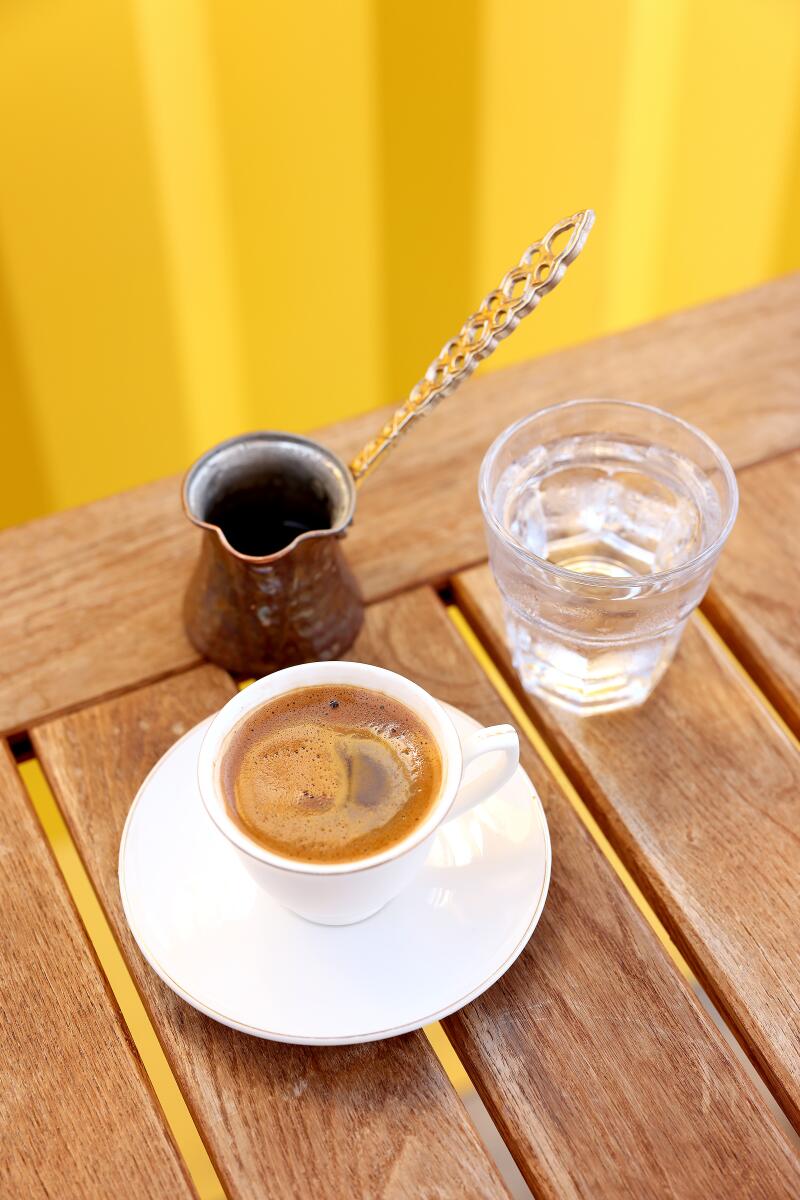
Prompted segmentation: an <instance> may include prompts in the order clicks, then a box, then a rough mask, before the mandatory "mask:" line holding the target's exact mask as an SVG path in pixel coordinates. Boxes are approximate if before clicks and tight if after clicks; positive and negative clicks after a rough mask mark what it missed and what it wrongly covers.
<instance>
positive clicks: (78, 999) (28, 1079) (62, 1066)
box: [0, 744, 194, 1200]
mask: <svg viewBox="0 0 800 1200" xmlns="http://www.w3.org/2000/svg"><path fill="white" fill-rule="evenodd" d="M0 855H1V856H2V861H3V866H2V870H0V911H1V912H2V921H0V1012H1V1013H2V1030H3V1032H2V1043H1V1045H2V1052H1V1053H0V1194H2V1195H3V1196H7V1197H9V1198H10V1197H25V1200H35V1198H36V1197H54V1196H57V1197H59V1200H70V1198H74V1200H92V1198H95V1197H97V1198H100V1197H105V1196H134V1195H135V1196H137V1197H138V1196H141V1197H153V1200H163V1197H165V1196H170V1197H176V1198H178V1197H190V1196H192V1195H194V1193H193V1191H192V1189H191V1188H190V1186H189V1184H188V1182H187V1180H186V1177H185V1175H184V1170H183V1166H182V1164H181V1162H180V1160H179V1158H178V1155H177V1153H176V1152H175V1150H174V1148H173V1146H172V1143H171V1141H170V1140H169V1137H168V1135H167V1133H166V1130H165V1127H164V1123H163V1119H162V1116H161V1112H160V1110H159V1109H158V1107H157V1105H156V1102H155V1099H154V1097H153V1095H152V1092H151V1091H150V1088H149V1085H148V1084H147V1082H146V1081H145V1078H144V1074H143V1071H142V1067H141V1064H140V1062H139V1060H138V1058H136V1057H135V1055H134V1052H133V1051H132V1050H131V1047H130V1045H129V1043H128V1038H127V1035H126V1033H125V1030H124V1026H123V1024H122V1019H121V1017H120V1015H119V1012H118V1010H117V1008H116V1005H115V1004H114V1001H113V999H112V997H111V996H110V994H109V993H108V990H107V988H106V985H105V982H104V980H103V977H102V974H101V972H100V968H99V967H98V965H97V963H96V961H95V959H94V957H93V955H92V953H91V951H90V949H89V945H88V942H87V939H86V936H85V934H84V931H83V929H82V928H81V926H80V924H79V921H78V918H77V916H76V914H75V911H74V909H73V907H72V903H71V901H70V899H69V897H68V895H67V892H66V889H65V887H64V883H63V881H62V879H61V877H60V875H59V873H58V870H57V868H56V866H55V863H54V861H53V859H52V856H51V854H50V851H49V850H48V848H47V846H46V844H45V841H44V837H43V835H42V831H41V829H40V828H39V825H38V823H37V821H36V818H35V817H34V815H33V813H32V811H31V808H30V805H29V803H28V800H27V798H26V796H25V792H24V789H23V786H22V783H21V781H20V778H19V775H18V774H17V770H16V767H15V766H14V762H13V760H12V758H11V755H10V753H9V750H8V747H7V746H6V745H5V744H2V745H0Z"/></svg>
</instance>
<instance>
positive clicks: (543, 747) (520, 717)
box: [440, 591, 800, 1146]
mask: <svg viewBox="0 0 800 1200" xmlns="http://www.w3.org/2000/svg"><path fill="white" fill-rule="evenodd" d="M440 599H441V600H442V603H443V604H444V605H445V607H446V609H447V613H448V616H449V617H450V619H451V621H452V622H453V624H454V626H455V628H456V629H457V631H458V633H459V634H460V636H461V638H462V639H463V641H464V643H465V645H466V646H467V648H468V649H469V651H470V652H471V653H472V655H473V656H474V658H475V659H476V660H477V662H478V663H479V665H480V667H481V669H482V670H483V672H484V674H485V675H486V676H487V678H488V679H489V681H490V683H491V684H492V686H493V687H494V689H495V691H496V692H497V693H498V695H499V696H500V698H501V700H502V701H503V703H504V704H505V706H506V708H507V709H508V710H509V712H510V713H511V715H512V716H513V718H514V720H515V722H516V723H517V725H518V726H519V728H520V731H521V732H522V733H523V734H524V735H525V737H526V738H527V739H528V741H529V742H530V743H531V744H532V745H533V747H534V749H535V750H536V752H537V754H538V755H539V757H540V758H541V760H542V762H543V763H544V764H545V766H546V767H547V769H548V770H549V772H550V774H551V775H552V776H553V777H554V779H555V780H556V782H557V783H558V785H559V787H560V789H561V791H562V792H563V793H564V795H565V796H566V797H567V799H568V800H569V802H570V804H571V805H572V807H573V809H574V810H575V812H576V813H577V815H578V817H579V818H580V820H581V822H582V823H583V825H584V826H585V828H586V830H587V832H588V833H589V835H590V836H591V838H592V839H593V841H594V842H595V844H596V845H597V847H598V849H599V850H600V852H601V853H602V854H603V856H604V857H605V858H606V859H607V860H608V862H609V863H610V865H611V867H612V868H613V870H614V871H615V873H616V874H617V876H618V878H619V880H620V882H621V883H622V885H623V886H624V888H625V890H626V891H627V892H628V894H629V895H630V897H631V899H632V900H633V902H634V904H635V905H636V907H637V908H638V909H639V911H640V912H641V914H642V916H643V917H644V919H645V920H646V921H647V923H648V925H649V926H650V927H651V929H652V930H653V932H654V933H655V934H656V936H657V938H658V939H659V941H660V942H661V944H662V946H663V947H664V949H665V951H666V952H667V954H668V956H669V958H670V959H671V960H672V962H673V964H674V966H675V967H676V968H677V970H678V971H680V973H681V974H682V975H683V977H684V978H685V979H686V981H687V983H688V984H689V986H690V987H691V989H692V991H693V993H694V995H695V997H696V999H697V1001H698V1002H699V1004H700V1005H701V1006H702V1008H703V1009H704V1011H705V1013H706V1014H707V1016H708V1017H709V1018H710V1019H711V1021H712V1022H713V1023H714V1025H715V1026H716V1027H717V1029H718V1030H719V1032H720V1033H721V1034H722V1036H723V1038H724V1039H725V1041H726V1042H727V1044H728V1045H729V1046H730V1048H731V1050H732V1051H733V1054H734V1055H735V1057H736V1059H737V1060H738V1061H739V1063H740V1064H741V1065H742V1067H743V1068H744V1070H745V1071H746V1072H747V1074H748V1076H749V1077H750V1079H751V1080H752V1081H753V1083H754V1084H755V1086H756V1088H757V1089H758V1092H759V1095H760V1096H761V1097H762V1099H763V1101H764V1103H765V1105H766V1107H767V1108H768V1110H769V1112H770V1113H771V1114H772V1116H773V1118H774V1120H775V1122H776V1124H777V1125H778V1126H779V1128H780V1129H781V1130H782V1131H783V1133H784V1134H785V1136H786V1138H787V1139H788V1140H789V1141H790V1142H791V1143H792V1144H793V1145H795V1146H798V1145H800V1135H798V1133H797V1131H796V1130H795V1128H794V1126H793V1125H792V1123H791V1122H790V1120H789V1118H788V1117H787V1115H786V1113H785V1112H784V1110H783V1108H782V1107H781V1106H780V1104H779V1103H778V1101H777V1100H776V1098H775V1096H774V1095H773V1093H772V1091H771V1090H770V1088H769V1087H768V1085H767V1083H766V1082H765V1080H764V1079H763V1077H762V1075H761V1073H760V1072H759V1071H758V1069H757V1067H756V1066H755V1064H754V1063H753V1061H752V1060H751V1058H750V1056H749V1055H748V1053H747V1051H746V1049H745V1048H744V1047H743V1046H742V1044H741V1042H740V1041H739V1038H738V1036H737V1034H736V1033H735V1031H734V1030H733V1029H732V1027H731V1026H730V1025H729V1024H728V1022H727V1021H726V1020H725V1018H724V1016H723V1015H722V1013H721V1012H720V1011H719V1009H718V1008H717V1007H716V1005H715V1004H714V1002H713V1001H712V1000H711V998H710V996H709V995H708V993H707V992H706V990H705V988H703V986H702V985H701V983H700V982H699V980H698V979H697V977H696V976H695V974H694V972H693V971H692V969H691V967H690V966H689V964H688V963H687V961H686V959H685V958H684V957H683V955H682V954H681V953H680V951H679V950H678V948H677V946H676V945H675V943H674V942H673V941H672V939H671V938H670V936H669V934H668V933H667V930H666V929H665V927H664V925H663V924H662V923H661V921H660V920H659V918H658V917H657V915H656V913H655V912H654V911H653V909H652V907H651V906H650V904H649V903H648V901H647V900H646V899H645V897H644V895H643V893H642V891H641V889H640V888H639V887H638V885H637V884H636V882H635V881H634V879H633V877H632V876H631V874H630V872H629V871H628V869H627V867H626V866H625V864H624V863H623V861H622V859H621V858H620V856H619V855H618V854H617V852H616V850H615V849H614V847H613V846H612V845H611V843H610V842H609V840H608V838H607V837H606V836H605V834H604V833H603V831H602V830H601V829H600V826H599V825H598V823H597V821H596V820H595V819H594V817H593V816H592V814H591V812H590V811H589V809H588V808H587V806H586V804H585V802H584V801H583V799H582V797H581V795H580V793H579V792H578V790H577V788H576V787H575V785H574V784H573V782H572V780H571V779H570V778H569V776H568V775H567V773H566V772H565V770H564V769H563V767H562V766H561V763H560V762H559V760H558V758H557V756H556V754H555V753H554V751H553V750H552V749H551V747H550V745H549V743H548V741H547V739H546V737H545V735H544V733H543V732H542V730H541V729H540V728H539V727H538V726H537V725H536V723H535V721H534V720H533V719H532V718H531V716H529V714H528V713H527V711H526V710H525V709H524V708H523V706H522V703H521V701H520V700H519V699H518V697H517V696H516V694H515V692H514V690H513V688H512V686H511V684H510V683H509V682H508V680H507V679H506V678H505V675H504V674H503V672H502V671H501V669H500V667H499V666H498V665H497V664H496V663H495V661H494V659H493V658H492V656H491V653H490V651H489V649H488V648H487V646H486V645H485V644H484V642H483V640H482V638H481V636H480V633H479V631H478V630H477V629H475V628H474V627H473V625H472V624H471V622H470V621H469V620H468V618H467V616H466V614H465V613H464V612H463V611H462V609H461V608H460V607H459V606H458V605H457V604H455V603H453V602H452V600H451V597H450V593H449V591H444V592H443V593H442V594H441V595H440ZM701 619H702V620H703V621H704V623H705V624H706V625H707V624H708V622H707V621H706V619H705V618H701ZM709 628H711V627H710V626H709ZM713 635H714V637H715V638H716V639H717V640H718V641H719V642H720V643H721V645H722V646H724V648H725V650H726V652H727V654H728V655H729V656H730V658H731V659H732V661H733V662H734V663H735V664H736V667H737V670H738V671H739V672H740V673H741V674H742V676H743V678H744V679H745V680H746V682H747V683H748V686H750V687H751V688H752V689H753V691H754V692H755V693H756V697H757V699H758V701H759V702H760V703H763V704H764V705H765V706H766V707H767V709H768V710H769V712H770V715H771V716H772V717H773V718H774V719H775V720H776V722H777V723H778V724H779V726H780V727H781V728H782V729H783V731H784V732H785V733H786V734H787V736H788V737H790V738H792V740H793V741H794V742H795V744H797V739H795V738H794V735H793V734H792V732H791V730H790V729H789V728H788V727H787V726H786V724H785V722H784V721H783V720H782V719H781V718H780V716H779V714H778V713H777V712H775V710H774V709H773V707H772V705H771V704H770V703H769V701H767V700H766V698H765V697H764V696H763V694H762V693H761V692H760V690H759V689H758V688H757V686H756V684H755V683H754V682H753V681H752V680H751V679H750V677H749V675H748V674H747V672H746V671H745V669H744V667H743V666H742V665H741V663H739V661H738V659H736V656H735V655H734V654H733V652H732V651H731V649H730V647H729V646H727V644H726V643H724V642H723V641H722V639H721V638H720V637H719V634H718V633H717V632H716V631H713Z"/></svg>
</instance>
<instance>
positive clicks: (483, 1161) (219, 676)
mask: <svg viewBox="0 0 800 1200" xmlns="http://www.w3.org/2000/svg"><path fill="white" fill-rule="evenodd" d="M232 692H233V686H232V684H231V682H230V679H229V678H228V677H227V675H225V674H224V673H223V672H221V671H218V670H217V669H216V668H214V667H202V668H199V669H198V670H196V671H191V672H189V673H187V674H183V675H179V676H175V677H174V678H172V679H170V680H165V681H163V682H161V683H157V684H154V685H152V686H150V687H147V688H144V689H142V690H140V691H137V692H131V693H129V694H128V695H126V696H123V697H120V698H118V699H115V700H111V701H107V702H105V703H104V704H101V705H98V706H96V707H93V708H87V709H83V710H82V711H80V712H77V713H74V714H72V715H71V716H67V717H64V718H62V719H60V720H57V721H55V722H53V723H52V724H48V725H44V726H42V727H41V728H40V729H39V730H38V731H37V732H36V734H35V745H36V750H37V753H38V754H39V756H40V759H41V762H42V766H43V767H44V769H45V771H46V772H47V775H48V777H49V779H50V781H51V784H52V786H53V788H54V791H55V793H56V795H57V797H58V799H59V802H60V804H61V806H62V809H63V810H64V813H65V816H66V818H67V820H68V822H69V825H70V828H71V830H72V833H73V836H74V837H75V840H76V842H77V844H78V848H79V850H80V852H81V854H82V856H83V858H84V861H85V863H86V866H87V868H88V870H89V873H90V875H91V877H92V879H93V881H94V883H95V887H96V888H97V891H98V894H99V896H100V899H101V901H102V903H103V906H104V907H105V909H106V912H107V913H108V916H109V919H110V921H111V924H112V926H113V928H114V930H115V932H116V934H117V937H118V939H119V941H120V944H121V947H122V950H123V953H124V955H125V957H126V959H127V960H128V962H129V965H130V967H131V971H132V974H133V976H134V979H135V980H136V983H137V985H138V987H139V989H140V991H141V993H142V997H143V999H144V1001H145V1004H146V1005H147V1008H148V1010H149V1012H150V1015H151V1018H152V1021H153V1024H154V1026H155V1028H156V1030H157V1032H158V1034H159V1037H160V1038H161V1041H162V1044H163V1046H164V1050H165V1052H166V1054H167V1058H168V1059H169V1062H170V1065H171V1067H172V1070H173V1072H174V1074H175V1076H176V1078H177V1080H178V1083H179V1085H180V1087H181V1090H182V1092H183V1094H184V1096H185V1098H186V1101H187V1103H188V1105H189V1107H190V1109H191V1110H192V1113H193V1115H194V1117H195V1120H196V1122H197V1125H198V1129H199V1130H200V1132H201V1135H202V1136H203V1138H204V1140H205V1142H206V1145H207V1147H208V1150H209V1153H210V1155H211V1157H212V1159H213V1161H214V1165H215V1167H216V1169H217V1172H218V1174H219V1177H220V1179H221V1181H222V1183H223V1186H224V1188H225V1190H226V1193H227V1195H228V1197H229V1200H235V1198H236V1197H243V1198H244V1197H247V1198H248V1200H249V1198H250V1197H252V1196H254V1195H256V1194H257V1195H258V1196H259V1197H265V1198H273V1197H274V1198H275V1200H288V1198H290V1197H297V1200H307V1197H309V1196H314V1197H320V1198H323V1197H332V1198H335V1200H340V1198H341V1197H343V1196H353V1197H363V1198H364V1200H378V1198H380V1200H406V1198H407V1200H418V1198H419V1197H431V1200H433V1198H434V1197H435V1198H436V1200H439V1198H442V1200H446V1198H448V1197H453V1198H456V1197H458V1198H459V1200H460V1198H461V1197H463V1196H481V1197H484V1196H486V1197H494V1196H505V1195H506V1192H505V1189H504V1187H503V1185H502V1183H501V1182H500V1180H499V1177H498V1175H497V1173H496V1170H495V1168H494V1166H493V1164H491V1162H490V1161H489V1159H488V1156H487V1155H486V1152H485V1151H484V1149H483V1146H482V1145H481V1143H480V1142H479V1141H478V1138H477V1136H476V1134H475V1132H474V1130H473V1128H472V1125H471V1124H470V1123H469V1120H468V1119H467V1116H466V1113H465V1110H464V1108H463V1106H462V1104H461V1102H460V1100H459V1099H458V1097H457V1095H456V1093H455V1092H454V1090H453V1088H452V1087H451V1085H450V1083H449V1081H448V1080H447V1078H446V1076H445V1075H444V1072H443V1070H442V1068H441V1066H440V1064H439V1061H438V1059H437V1058H436V1057H435V1055H434V1053H433V1051H432V1050H431V1048H430V1046H429V1044H428V1042H427V1040H426V1038H425V1036H424V1035H423V1034H422V1033H417V1034H412V1035H409V1036H407V1037H402V1038H395V1039H393V1040H391V1041H387V1042H376V1043H371V1044H369V1045H364V1046H344V1047H303V1046H284V1045H278V1044H275V1043H270V1042H265V1041H261V1040H259V1039H258V1038H251V1037H248V1036H246V1035H244V1034H241V1033H237V1032H235V1031H234V1030H231V1029H228V1028H227V1027H226V1026H223V1025H219V1024H217V1023H216V1022H214V1021H212V1020H210V1019H209V1018H207V1017H205V1016H203V1014H202V1013H199V1012H197V1011H196V1010H195V1009H193V1008H190V1007H189V1006H188V1005H187V1004H185V1003H184V1002H183V1001H182V1000H179V999H178V998H177V997H176V996H175V995H174V994H173V993H172V992H171V991H170V990H169V989H168V988H167V987H165V986H164V984H162V982H161V980H160V979H158V977H157V976H156V975H155V974H154V972H152V971H151V970H150V967H149V966H148V965H147V963H146V962H145V961H144V959H143V958H142V956H141V955H140V953H139V950H138V948H137V947H136V945H135V943H134V942H133V939H132V937H131V935H130V932H129V930H128V928H127V925H126V924H125V919H124V916H123V913H122V906H121V901H120V897H119V889H118V885H117V854H118V849H119V839H120V834H121V832H122V826H123V822H124V820H125V816H126V814H127V810H128V808H129V807H130V803H131V800H132V798H133V796H134V794H135V791H136V788H137V787H138V785H139V783H140V782H141V780H142V779H143V778H144V776H145V774H146V773H147V771H148V770H149V769H150V767H151V766H152V765H153V763H154V762H155V761H156V760H157V758H158V757H159V756H160V755H161V754H162V753H163V752H164V751H165V750H166V749H167V748H168V746H170V745H171V743H172V742H174V741H175V739H176V737H177V736H178V734H179V733H181V732H183V731H184V730H186V729H188V728H190V727H191V726H192V725H194V724H195V723H196V722H197V721H198V720H200V719H202V718H203V717H204V716H206V715H208V713H210V712H213V711H214V710H216V709H217V708H219V707H220V706H221V705H222V704H223V703H224V702H225V701H226V700H227V699H228V698H229V696H230V695H231V694H232Z"/></svg>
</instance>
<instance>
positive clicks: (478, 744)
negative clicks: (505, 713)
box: [445, 725, 519, 821]
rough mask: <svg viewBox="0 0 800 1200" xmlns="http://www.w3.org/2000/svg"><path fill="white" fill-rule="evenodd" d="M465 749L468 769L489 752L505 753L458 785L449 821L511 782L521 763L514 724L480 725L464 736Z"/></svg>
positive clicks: (465, 760) (447, 819) (463, 747)
mask: <svg viewBox="0 0 800 1200" xmlns="http://www.w3.org/2000/svg"><path fill="white" fill-rule="evenodd" d="M461 749H462V753H463V755H464V768H465V769H466V768H467V767H468V766H469V764H470V763H472V762H475V760H476V759H477V758H483V756H484V755H485V754H499V755H502V757H501V758H500V759H499V760H498V761H497V762H496V763H494V764H493V765H492V766H490V767H487V769H486V770H485V771H483V772H481V774H480V775H479V776H478V778H477V779H471V780H470V782H469V783H465V784H464V785H463V786H462V787H460V788H459V789H458V794H457V795H456V799H455V803H454V805H453V807H452V808H451V809H450V812H449V813H448V814H447V816H446V817H445V821H450V820H452V818H453V817H460V816H461V815H462V813H465V812H467V811H468V810H469V809H470V808H474V807H475V805H476V804H480V803H481V801H482V800H488V799H489V797H490V796H493V795H494V793H495V792H497V791H499V790H500V788H501V787H504V786H505V784H507V783H508V781H509V780H510V779H511V776H512V775H513V774H514V772H515V771H516V769H517V766H518V764H519V737H518V736H517V731H516V729H515V728H514V727H513V725H490V726H489V728H488V729H478V730H476V732H475V733H472V734H470V735H469V737H467V738H466V739H465V740H464V742H463V743H462V746H461Z"/></svg>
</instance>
